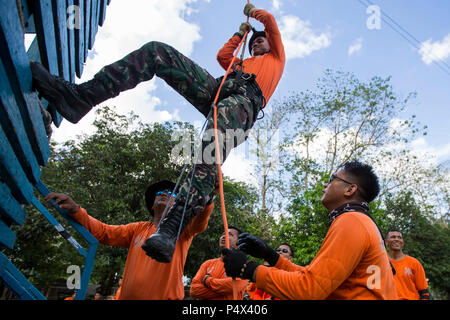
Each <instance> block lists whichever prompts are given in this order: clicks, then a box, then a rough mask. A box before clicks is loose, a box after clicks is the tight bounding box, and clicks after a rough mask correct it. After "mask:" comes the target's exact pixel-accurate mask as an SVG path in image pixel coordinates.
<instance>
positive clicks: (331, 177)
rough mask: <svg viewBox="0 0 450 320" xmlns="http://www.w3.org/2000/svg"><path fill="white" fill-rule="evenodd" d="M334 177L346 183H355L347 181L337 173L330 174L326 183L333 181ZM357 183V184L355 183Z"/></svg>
mask: <svg viewBox="0 0 450 320" xmlns="http://www.w3.org/2000/svg"><path fill="white" fill-rule="evenodd" d="M335 179H338V180H341V181H344V182H345V183H348V184H356V183H353V182H350V181H347V180H344V179H342V178H341V177H338V176H337V175H335V174H332V175H331V176H330V179H328V182H327V183H328V184H329V183H331V181H333V180H335ZM356 185H357V184H356Z"/></svg>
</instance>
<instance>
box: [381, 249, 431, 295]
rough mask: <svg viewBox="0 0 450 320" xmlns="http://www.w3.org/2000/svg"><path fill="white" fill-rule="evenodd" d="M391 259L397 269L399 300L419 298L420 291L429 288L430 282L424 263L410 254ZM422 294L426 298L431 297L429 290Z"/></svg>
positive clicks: (396, 281)
mask: <svg viewBox="0 0 450 320" xmlns="http://www.w3.org/2000/svg"><path fill="white" fill-rule="evenodd" d="M389 260H390V261H391V262H392V265H393V266H394V268H395V271H396V274H395V277H394V278H395V284H396V285H397V293H398V298H399V300H419V299H420V295H419V292H420V291H425V290H427V289H428V282H427V278H426V277H425V270H423V267H422V264H421V263H420V262H419V260H417V259H416V258H413V257H411V256H408V255H405V257H404V258H403V259H400V260H392V259H389ZM422 296H423V297H425V299H429V297H430V294H429V292H428V291H427V292H426V293H424V294H422Z"/></svg>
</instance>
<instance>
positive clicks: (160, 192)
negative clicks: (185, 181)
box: [155, 190, 177, 197]
mask: <svg viewBox="0 0 450 320" xmlns="http://www.w3.org/2000/svg"><path fill="white" fill-rule="evenodd" d="M164 193H167V194H168V195H169V196H171V195H173V196H174V197H176V196H177V195H176V194H175V193H172V191H170V190H161V191H158V192H157V193H156V194H155V195H156V196H160V195H163V194H164Z"/></svg>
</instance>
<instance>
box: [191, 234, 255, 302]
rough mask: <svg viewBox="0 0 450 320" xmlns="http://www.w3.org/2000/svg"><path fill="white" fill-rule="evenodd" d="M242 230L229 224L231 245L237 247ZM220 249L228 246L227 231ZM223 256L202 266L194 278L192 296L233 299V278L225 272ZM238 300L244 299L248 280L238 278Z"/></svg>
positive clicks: (223, 235) (221, 240) (222, 237)
mask: <svg viewBox="0 0 450 320" xmlns="http://www.w3.org/2000/svg"><path fill="white" fill-rule="evenodd" d="M240 233H241V231H240V230H239V229H238V228H237V227H234V226H228V239H229V242H230V247H233V248H236V241H237V240H238V237H239V234H240ZM219 247H220V250H222V249H225V248H226V243H225V232H224V233H223V234H222V236H221V237H220V238H219ZM222 258H223V256H221V257H219V258H215V259H211V260H207V261H205V262H204V263H202V265H201V266H200V268H199V270H198V271H197V274H196V275H195V277H194V278H193V279H192V283H191V292H190V296H191V297H192V298H194V299H201V300H233V279H232V278H230V277H228V276H227V275H226V274H225V268H224V267H223V261H222ZM235 281H236V289H237V292H236V294H237V296H236V299H237V300H242V298H243V296H244V291H245V288H246V287H247V284H248V280H241V279H236V280H235Z"/></svg>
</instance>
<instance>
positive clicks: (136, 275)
mask: <svg viewBox="0 0 450 320" xmlns="http://www.w3.org/2000/svg"><path fill="white" fill-rule="evenodd" d="M213 208H214V204H210V205H208V206H206V207H205V210H204V211H203V212H202V213H200V214H198V215H197V216H196V217H194V219H192V220H191V221H190V223H189V224H188V225H187V226H186V228H185V229H184V231H183V233H182V234H181V235H180V238H179V239H178V242H177V245H176V248H175V252H174V254H173V257H172V261H171V262H170V263H160V262H157V261H156V260H153V259H152V258H150V257H149V256H147V255H146V253H145V251H144V250H143V249H142V248H141V246H142V245H143V244H144V242H145V240H147V239H148V238H149V237H150V236H151V235H152V234H153V233H154V232H155V231H156V225H154V224H153V223H152V222H135V223H130V224H126V225H118V226H114V225H107V224H104V223H102V222H100V221H98V220H97V219H95V218H93V217H91V216H89V215H88V214H87V212H86V210H84V209H83V208H80V209H79V210H78V212H77V213H76V214H75V215H74V216H73V217H74V219H75V220H76V221H78V222H79V223H80V224H82V225H83V226H84V227H86V229H88V230H89V232H91V233H92V235H93V236H94V237H95V238H96V239H97V240H98V241H99V242H100V243H102V244H105V245H109V246H117V247H124V248H129V250H128V256H127V261H126V263H125V269H124V272H123V280H122V287H121V288H122V289H121V291H120V296H119V300H167V299H169V300H175V299H176V300H179V299H183V298H184V287H183V282H182V277H183V270H184V264H185V262H186V256H187V253H188V250H189V247H190V245H191V242H192V239H193V238H194V236H196V235H197V234H199V233H201V232H203V231H205V229H206V227H207V225H208V221H209V217H210V215H211V212H212V210H213Z"/></svg>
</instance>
